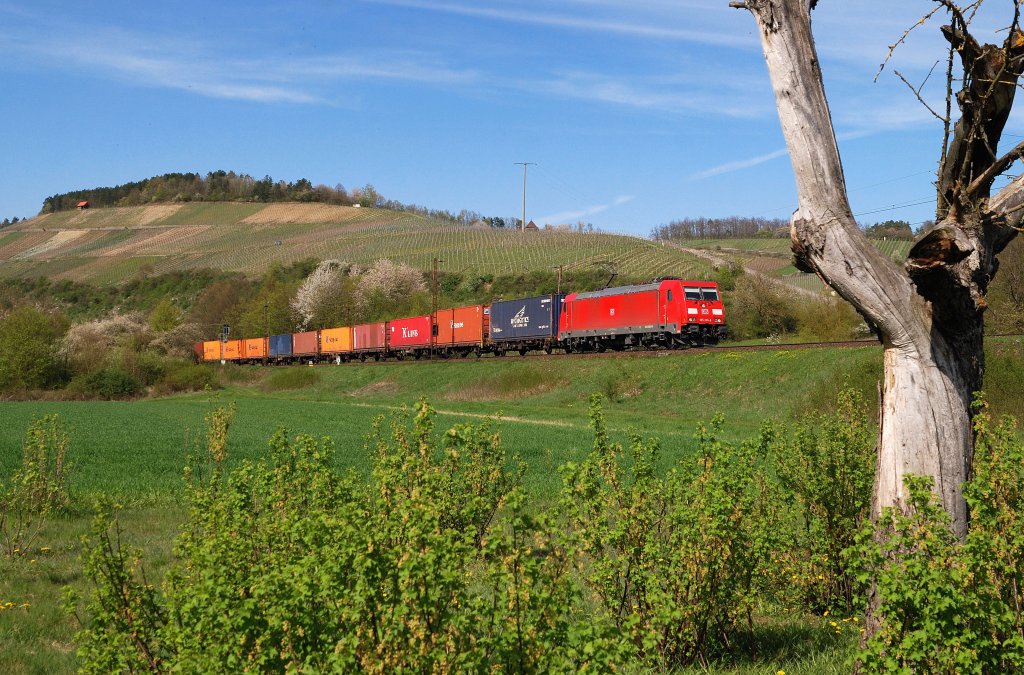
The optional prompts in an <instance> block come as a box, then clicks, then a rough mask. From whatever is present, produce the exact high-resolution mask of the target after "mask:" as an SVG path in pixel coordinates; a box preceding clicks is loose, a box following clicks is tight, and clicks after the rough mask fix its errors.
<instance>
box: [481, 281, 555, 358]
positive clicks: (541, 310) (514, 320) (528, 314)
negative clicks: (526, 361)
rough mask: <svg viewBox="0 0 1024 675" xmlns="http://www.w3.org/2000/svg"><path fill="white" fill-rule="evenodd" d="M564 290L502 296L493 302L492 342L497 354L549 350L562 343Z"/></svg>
mask: <svg viewBox="0 0 1024 675" xmlns="http://www.w3.org/2000/svg"><path fill="white" fill-rule="evenodd" d="M564 299H565V295H564V294H551V295H538V296H534V297H532V298H517V299H515V300H499V301H496V302H492V303H491V312H490V343H491V349H492V351H494V353H495V355H497V356H504V355H505V354H506V353H507V352H510V351H518V352H519V353H520V354H521V355H525V354H526V353H527V352H528V351H532V350H543V351H545V352H547V353H548V354H550V353H551V350H552V349H553V348H555V347H557V346H559V345H558V317H559V316H560V315H561V313H562V300H564Z"/></svg>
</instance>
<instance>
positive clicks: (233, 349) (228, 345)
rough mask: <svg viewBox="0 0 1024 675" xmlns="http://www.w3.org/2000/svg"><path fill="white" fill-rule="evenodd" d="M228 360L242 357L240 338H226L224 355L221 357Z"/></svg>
mask: <svg viewBox="0 0 1024 675" xmlns="http://www.w3.org/2000/svg"><path fill="white" fill-rule="evenodd" d="M221 358H222V359H226V360H228V361H237V360H238V359H240V358H242V340H228V341H227V342H225V343H224V355H223V356H222V357H221Z"/></svg>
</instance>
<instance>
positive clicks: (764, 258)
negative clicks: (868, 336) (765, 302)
mask: <svg viewBox="0 0 1024 675" xmlns="http://www.w3.org/2000/svg"><path fill="white" fill-rule="evenodd" d="M869 241H871V243H872V244H874V245H875V246H877V247H878V250H880V251H881V252H882V253H884V254H885V255H886V256H888V257H890V258H892V259H893V260H895V261H897V262H902V261H903V260H904V259H906V257H907V253H908V252H909V251H910V247H911V245H912V244H913V242H912V241H904V240H899V239H870V240H869ZM671 245H672V246H676V247H677V248H679V249H680V250H682V251H685V252H692V253H695V254H697V255H701V256H702V257H704V258H705V259H706V260H708V261H709V262H712V263H713V264H714V263H719V262H724V261H732V262H736V263H738V264H740V265H742V266H743V267H744V269H746V270H747V271H748V272H754V273H759V274H763V275H765V276H769V277H773V278H776V279H778V280H780V281H783V282H785V283H786V284H789V285H790V286H794V287H796V288H799V289H803V290H805V291H822V290H824V289H825V285H824V283H823V282H822V281H821V279H819V278H818V276H817V275H816V274H806V273H803V272H800V271H798V270H797V269H796V268H795V267H793V254H792V252H791V251H790V246H791V243H790V241H789V238H788V237H782V238H779V237H771V238H765V237H751V238H747V239H732V238H730V239H690V240H676V241H674V242H672V244H671Z"/></svg>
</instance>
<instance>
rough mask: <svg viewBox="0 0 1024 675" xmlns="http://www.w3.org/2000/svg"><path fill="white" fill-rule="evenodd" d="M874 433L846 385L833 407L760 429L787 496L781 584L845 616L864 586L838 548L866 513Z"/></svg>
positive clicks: (806, 601) (850, 540) (859, 601)
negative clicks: (788, 508)
mask: <svg viewBox="0 0 1024 675" xmlns="http://www.w3.org/2000/svg"><path fill="white" fill-rule="evenodd" d="M875 434H876V429H875V426H874V425H873V424H872V423H871V422H870V420H869V418H868V412H867V405H866V404H865V402H864V398H863V396H862V395H861V394H860V393H859V392H858V391H857V390H855V389H852V388H849V387H846V388H844V389H842V390H841V391H840V393H839V396H838V400H837V402H836V410H835V412H833V413H829V414H816V415H809V416H807V417H805V418H804V419H803V420H801V421H799V422H797V423H796V424H794V425H793V426H792V427H789V428H786V427H768V428H767V429H766V437H767V438H769V439H770V448H771V456H772V459H773V461H774V462H775V473H776V475H777V476H778V478H779V482H780V483H781V485H782V487H783V488H784V489H785V490H786V491H787V492H788V493H789V495H790V496H791V497H792V499H793V500H794V509H793V512H792V514H791V523H790V527H791V528H792V539H791V540H790V541H789V542H788V543H789V547H788V548H787V549H786V551H785V552H784V553H782V552H780V554H779V555H778V556H777V562H778V563H779V565H778V570H779V571H780V572H781V573H780V578H779V580H778V582H779V586H780V590H782V592H783V594H784V595H792V594H794V593H796V594H797V595H798V596H799V597H798V600H799V601H800V602H801V603H802V604H803V606H804V607H806V608H807V609H808V610H810V611H812V612H817V613H823V612H825V611H831V612H833V613H835V612H837V611H838V612H841V613H843V614H845V615H846V616H851V615H853V614H854V613H859V612H860V610H861V608H862V607H863V604H864V599H865V598H864V593H865V591H866V588H865V587H864V585H863V584H861V583H859V582H858V581H857V579H856V578H855V576H854V574H853V573H852V572H851V570H850V569H849V567H848V565H847V561H846V558H845V556H844V551H845V550H846V549H847V548H849V547H850V546H852V545H853V544H854V543H855V542H856V539H857V535H858V534H859V533H860V531H861V529H862V527H863V526H864V523H865V522H866V521H867V519H868V515H869V510H870V507H871V486H872V482H873V477H874V467H875Z"/></svg>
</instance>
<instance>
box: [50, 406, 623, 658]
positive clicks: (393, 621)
mask: <svg viewBox="0 0 1024 675" xmlns="http://www.w3.org/2000/svg"><path fill="white" fill-rule="evenodd" d="M431 418H432V412H431V410H430V408H429V407H428V406H427V405H426V404H425V403H421V404H420V405H419V406H418V408H417V415H416V420H415V424H414V428H413V429H412V430H411V431H410V430H409V429H407V428H405V427H404V426H403V425H399V424H395V425H392V427H391V428H390V430H389V431H388V432H385V431H383V429H384V425H383V424H380V423H379V424H378V425H377V434H376V436H375V444H376V455H377V460H376V462H375V466H374V470H373V475H372V480H371V481H370V484H369V485H366V484H364V483H363V482H362V481H360V480H359V479H357V478H355V477H352V476H347V477H342V476H339V475H338V474H337V473H336V472H335V471H334V469H333V464H334V458H333V448H332V446H331V444H330V442H329V441H326V440H325V441H322V442H317V441H315V440H314V439H312V438H310V437H308V436H300V437H298V438H296V439H295V440H291V439H289V438H288V436H287V435H286V434H285V433H283V432H280V433H278V434H277V435H275V437H274V439H273V440H272V441H271V447H270V455H271V460H270V462H269V463H263V462H259V463H253V462H245V463H243V464H242V465H241V466H240V467H239V468H237V469H236V470H234V471H232V472H231V473H230V474H227V475H225V473H224V470H223V468H222V467H223V463H224V460H225V452H224V451H225V447H226V437H227V429H228V426H229V424H230V413H229V412H223V411H222V412H220V413H218V414H217V415H214V416H213V417H212V418H211V420H210V422H211V425H210V426H211V432H210V434H209V440H208V454H207V458H206V459H205V460H203V461H202V462H196V461H190V463H189V467H190V468H189V469H188V470H187V472H186V478H187V481H188V486H189V488H188V494H189V502H190V509H189V517H188V522H187V523H186V526H185V528H184V531H183V533H182V535H181V537H180V538H179V540H178V545H177V549H176V552H177V555H178V557H179V559H180V563H179V564H178V565H176V566H175V567H174V569H172V571H171V572H170V573H169V574H168V576H167V579H166V581H165V583H164V584H163V588H162V590H161V591H157V590H155V589H154V588H153V587H152V586H151V585H149V584H147V583H146V581H145V577H144V573H143V568H142V567H141V565H140V564H139V562H138V556H137V554H136V552H134V551H131V550H129V549H127V548H125V549H122V548H121V546H120V542H119V537H118V530H117V528H116V524H111V521H110V520H109V518H101V519H100V521H99V523H98V525H97V527H96V528H95V529H94V532H93V535H92V537H91V539H90V543H89V544H88V546H87V554H86V560H87V564H86V568H85V569H86V573H87V575H88V576H89V578H90V579H92V580H93V582H94V583H95V584H96V587H97V590H96V591H95V592H94V593H93V594H92V595H91V597H90V598H89V599H88V600H87V602H86V603H85V604H84V605H83V604H82V602H81V601H79V600H78V599H77V598H75V597H73V596H72V597H70V598H69V600H70V602H69V608H70V609H71V610H72V611H76V612H78V613H79V615H80V617H81V619H82V621H83V625H84V627H83V630H82V631H81V632H80V633H79V635H78V638H77V639H78V642H79V656H80V658H81V659H82V670H83V672H111V671H121V670H131V671H136V670H154V671H164V670H179V671H186V672H224V671H232V672H237V671H259V672H267V671H276V672H280V671H286V670H290V671H298V670H303V671H315V672H320V671H340V672H377V673H384V672H439V671H440V672H451V671H459V672H486V671H492V670H501V671H509V672H551V671H560V672H565V671H575V670H580V669H591V670H609V669H611V667H612V664H614V663H616V662H618V661H619V660H621V658H622V657H623V656H624V652H623V650H622V648H621V643H620V641H618V640H617V639H616V637H615V636H614V635H613V634H612V633H611V632H610V626H609V625H608V624H602V623H601V622H596V623H590V622H587V621H577V620H576V616H577V613H578V612H580V611H581V606H580V599H579V594H578V592H577V590H576V587H575V586H574V585H573V583H572V582H571V579H570V576H569V574H568V573H569V570H570V566H569V564H568V560H567V554H566V552H565V551H564V550H563V549H561V548H560V547H559V546H558V544H557V542H556V541H555V539H554V537H553V536H552V535H551V533H550V532H551V530H550V525H549V523H548V522H546V520H545V519H544V518H535V517H531V516H529V515H527V514H526V513H525V511H524V505H525V499H524V496H523V493H522V491H521V490H520V489H519V488H518V487H517V486H518V481H519V477H518V473H517V472H512V473H509V472H507V471H506V469H505V462H506V457H505V456H504V453H503V452H502V451H501V450H500V445H499V444H498V442H497V438H496V436H495V435H494V434H493V433H492V432H490V430H489V429H487V428H486V427H476V428H475V427H469V426H463V427H458V428H456V429H454V430H452V431H451V432H449V433H448V435H447V436H446V441H445V446H444V447H443V448H438V447H437V446H436V442H435V440H434V438H433V435H432V433H431V430H432V422H431ZM499 510H500V511H502V512H503V513H504V517H502V518H501V521H500V523H498V522H494V516H495V513H497V512H498V511H499Z"/></svg>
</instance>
